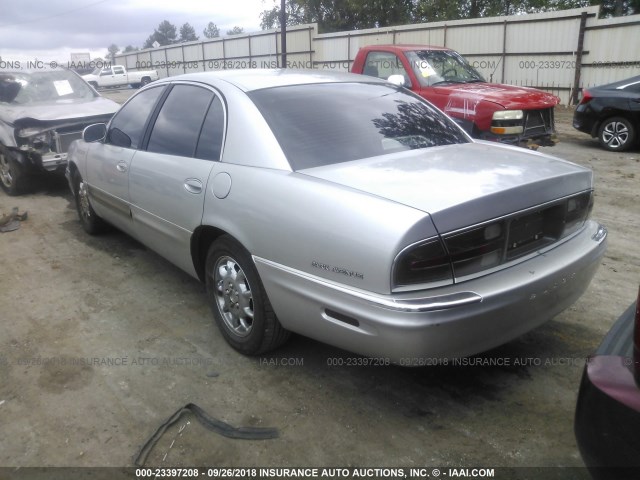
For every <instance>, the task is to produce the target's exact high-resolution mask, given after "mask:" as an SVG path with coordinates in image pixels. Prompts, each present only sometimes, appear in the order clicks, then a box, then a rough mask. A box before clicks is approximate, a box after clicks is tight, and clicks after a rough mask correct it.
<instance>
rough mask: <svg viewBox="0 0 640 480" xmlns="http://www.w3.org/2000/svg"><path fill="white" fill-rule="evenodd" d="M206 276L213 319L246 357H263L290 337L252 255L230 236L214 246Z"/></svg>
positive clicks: (208, 256)
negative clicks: (263, 284) (261, 355)
mask: <svg viewBox="0 0 640 480" xmlns="http://www.w3.org/2000/svg"><path fill="white" fill-rule="evenodd" d="M205 275H206V284H207V296H208V299H209V303H210V306H211V310H212V311H213V317H214V318H215V321H216V323H217V324H218V328H220V331H221V332H222V335H223V336H224V338H225V340H226V341H227V343H229V345H231V346H232V347H233V348H235V349H236V350H238V351H239V352H241V353H244V354H245V355H259V354H261V353H264V352H267V351H269V350H273V349H275V348H277V347H279V346H280V345H282V344H283V343H284V342H285V341H286V340H287V339H288V338H289V332H288V331H287V330H285V329H284V328H283V327H282V325H280V322H279V321H278V319H277V318H276V315H275V312H274V311H273V308H272V307H271V303H270V302H269V299H268V298H267V293H266V292H265V290H264V287H263V286H262V282H261V281H260V277H259V276H258V272H257V270H256V268H255V266H254V265H253V261H252V259H251V255H250V254H249V252H247V251H246V250H245V249H244V248H243V247H242V246H241V245H240V244H239V243H237V242H236V241H235V240H233V239H232V238H231V237H230V236H228V235H224V236H222V237H220V238H218V239H217V240H216V241H214V242H213V243H212V244H211V247H210V248H209V253H208V254H207V260H206V263H205Z"/></svg>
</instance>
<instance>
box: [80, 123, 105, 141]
mask: <svg viewBox="0 0 640 480" xmlns="http://www.w3.org/2000/svg"><path fill="white" fill-rule="evenodd" d="M106 135H107V125H106V124H104V123H94V124H93V125H89V126H88V127H87V128H85V129H84V130H83V131H82V139H83V140H84V141H85V142H87V143H92V142H99V141H100V140H103V139H104V137H105V136H106Z"/></svg>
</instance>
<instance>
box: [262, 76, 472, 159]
mask: <svg viewBox="0 0 640 480" xmlns="http://www.w3.org/2000/svg"><path fill="white" fill-rule="evenodd" d="M249 96H250V97H251V99H252V100H253V102H254V103H255V104H256V105H257V107H258V109H259V110H260V112H261V113H262V115H263V116H264V117H265V119H266V121H267V123H268V124H269V126H270V127H271V130H272V131H273V133H274V135H275V136H276V138H277V140H278V142H279V143H280V146H281V147H282V149H283V151H284V153H285V155H286V156H287V159H288V161H289V163H290V164H291V168H293V169H294V170H302V169H305V168H313V167H320V166H323V165H331V164H334V163H342V162H348V161H351V160H358V159H361V158H368V157H376V156H380V155H385V154H388V153H394V152H398V151H402V150H413V149H418V148H429V147H434V146H440V145H450V144H455V143H466V142H468V141H469V140H468V138H467V137H466V135H465V134H464V133H462V131H461V130H460V128H459V127H458V126H457V125H456V124H455V123H453V121H452V120H450V119H449V118H448V117H447V116H446V115H444V114H443V113H442V112H440V111H439V110H437V109H436V108H435V107H433V106H432V105H431V104H429V103H427V102H426V101H424V100H422V99H421V98H419V97H417V96H415V95H413V94H411V93H408V92H407V91H406V90H403V89H401V88H398V87H395V86H392V85H389V86H387V85H381V84H367V83H327V84H313V85H294V86H285V87H276V88H268V89H263V90H256V91H253V92H250V93H249Z"/></svg>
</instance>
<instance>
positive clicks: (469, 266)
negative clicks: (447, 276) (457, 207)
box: [446, 221, 507, 278]
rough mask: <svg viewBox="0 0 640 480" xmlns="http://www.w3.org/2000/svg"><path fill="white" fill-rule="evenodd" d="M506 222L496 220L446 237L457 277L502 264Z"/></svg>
mask: <svg viewBox="0 0 640 480" xmlns="http://www.w3.org/2000/svg"><path fill="white" fill-rule="evenodd" d="M506 235H507V225H506V222H504V221H502V222H496V223H491V224H489V225H483V226H482V227H479V228H474V229H472V230H468V231H466V232H464V233H461V234H458V235H453V236H451V237H448V238H447V239H446V243H447V249H448V250H449V254H450V255H451V262H452V263H453V271H454V272H455V276H456V277H457V278H459V277H464V276H465V275H472V274H474V273H477V272H480V271H482V270H487V269H489V268H492V267H495V266H497V265H500V263H502V261H503V252H504V249H505V243H506V241H505V238H506Z"/></svg>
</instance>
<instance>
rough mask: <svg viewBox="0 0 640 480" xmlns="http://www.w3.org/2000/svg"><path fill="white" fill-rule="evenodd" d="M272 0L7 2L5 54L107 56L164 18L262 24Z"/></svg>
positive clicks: (248, 26)
mask: <svg viewBox="0 0 640 480" xmlns="http://www.w3.org/2000/svg"><path fill="white" fill-rule="evenodd" d="M272 6H273V0H234V1H228V0H227V1H224V0H216V1H211V0H208V1H203V0H179V1H176V0H172V1H166V0H165V1H163V0H103V1H100V0H23V1H21V2H4V4H3V8H2V10H3V11H2V16H1V17H0V57H2V58H3V59H5V60H7V59H17V60H26V59H34V58H38V59H40V60H45V61H50V60H58V61H67V60H68V59H69V54H70V53H71V52H90V53H91V56H92V58H94V57H96V56H100V57H104V56H105V54H106V51H107V47H108V46H109V45H111V44H113V43H115V44H116V45H118V46H119V47H120V48H121V49H124V47H125V46H127V45H132V46H134V47H141V46H142V45H143V43H144V41H145V40H146V39H147V37H148V36H149V35H151V34H152V33H153V30H154V29H155V28H156V27H157V26H158V24H159V23H160V22H162V21H163V20H168V21H169V22H171V23H172V24H173V25H175V26H176V27H177V28H178V29H179V28H180V27H181V26H182V25H183V24H184V23H186V22H188V23H190V24H191V25H192V26H193V27H194V29H195V31H196V35H198V36H199V37H200V38H202V37H203V35H202V30H203V29H204V28H205V27H206V25H207V24H208V23H209V22H214V23H215V24H216V25H217V26H218V28H219V29H220V32H221V33H222V34H224V33H225V32H226V31H227V30H229V29H231V28H233V27H234V26H236V25H238V26H240V27H242V28H244V30H245V32H252V31H257V30H259V29H260V12H262V11H263V10H266V9H270V8H272Z"/></svg>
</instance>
